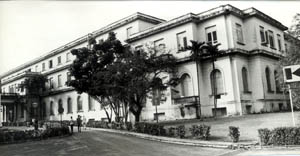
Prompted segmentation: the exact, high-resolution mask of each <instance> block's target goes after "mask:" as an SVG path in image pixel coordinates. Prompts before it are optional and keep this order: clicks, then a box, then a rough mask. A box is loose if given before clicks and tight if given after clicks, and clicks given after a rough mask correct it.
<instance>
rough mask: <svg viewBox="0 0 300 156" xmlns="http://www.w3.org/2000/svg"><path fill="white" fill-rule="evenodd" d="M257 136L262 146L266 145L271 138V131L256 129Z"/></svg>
mask: <svg viewBox="0 0 300 156" xmlns="http://www.w3.org/2000/svg"><path fill="white" fill-rule="evenodd" d="M258 136H259V138H260V142H261V144H262V145H268V144H269V141H270V138H271V131H270V130H269V129H267V128H262V129H258Z"/></svg>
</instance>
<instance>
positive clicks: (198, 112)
mask: <svg viewBox="0 0 300 156" xmlns="http://www.w3.org/2000/svg"><path fill="white" fill-rule="evenodd" d="M196 66H197V83H198V98H199V101H197V105H196V118H197V119H200V118H201V104H200V82H199V81H200V80H199V61H198V60H197V61H196Z"/></svg>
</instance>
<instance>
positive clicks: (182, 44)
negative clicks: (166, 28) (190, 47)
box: [177, 31, 187, 51]
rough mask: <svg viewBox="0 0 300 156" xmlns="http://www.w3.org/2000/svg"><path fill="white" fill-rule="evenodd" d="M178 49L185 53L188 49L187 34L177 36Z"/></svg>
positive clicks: (182, 33)
mask: <svg viewBox="0 0 300 156" xmlns="http://www.w3.org/2000/svg"><path fill="white" fill-rule="evenodd" d="M177 47H178V51H184V50H186V48H187V37H186V32H185V31H184V32H181V33H178V34H177Z"/></svg>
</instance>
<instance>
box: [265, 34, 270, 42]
mask: <svg viewBox="0 0 300 156" xmlns="http://www.w3.org/2000/svg"><path fill="white" fill-rule="evenodd" d="M265 39H266V44H268V43H269V35H268V31H265Z"/></svg>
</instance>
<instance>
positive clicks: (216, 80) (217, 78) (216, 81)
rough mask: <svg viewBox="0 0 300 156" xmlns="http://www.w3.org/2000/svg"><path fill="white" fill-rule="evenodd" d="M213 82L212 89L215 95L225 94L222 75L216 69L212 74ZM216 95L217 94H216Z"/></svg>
mask: <svg viewBox="0 0 300 156" xmlns="http://www.w3.org/2000/svg"><path fill="white" fill-rule="evenodd" d="M210 80H211V89H212V94H213V95H219V94H223V93H224V86H223V78H222V73H221V72H220V70H218V69H215V70H214V71H212V72H211V74H210ZM214 93H215V94H214Z"/></svg>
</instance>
